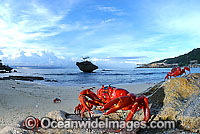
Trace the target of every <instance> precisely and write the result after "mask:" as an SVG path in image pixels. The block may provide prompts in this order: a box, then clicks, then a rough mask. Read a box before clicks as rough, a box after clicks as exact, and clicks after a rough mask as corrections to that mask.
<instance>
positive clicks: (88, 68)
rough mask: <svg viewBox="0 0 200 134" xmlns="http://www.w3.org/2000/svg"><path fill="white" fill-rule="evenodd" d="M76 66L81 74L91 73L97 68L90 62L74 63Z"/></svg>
mask: <svg viewBox="0 0 200 134" xmlns="http://www.w3.org/2000/svg"><path fill="white" fill-rule="evenodd" d="M76 65H77V66H78V67H79V69H80V70H81V71H83V72H92V71H94V70H96V69H98V66H96V65H94V64H92V62H90V61H83V62H76Z"/></svg>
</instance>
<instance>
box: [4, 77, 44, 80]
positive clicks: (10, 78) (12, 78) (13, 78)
mask: <svg viewBox="0 0 200 134" xmlns="http://www.w3.org/2000/svg"><path fill="white" fill-rule="evenodd" d="M0 80H24V81H34V80H44V78H43V77H36V76H9V77H3V78H0Z"/></svg>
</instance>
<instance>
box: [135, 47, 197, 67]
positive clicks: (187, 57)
mask: <svg viewBox="0 0 200 134" xmlns="http://www.w3.org/2000/svg"><path fill="white" fill-rule="evenodd" d="M177 66H180V67H182V66H189V67H200V48H196V49H193V50H192V51H190V52H189V53H186V54H183V55H180V56H178V57H175V58H167V59H163V60H159V61H154V62H151V63H149V64H138V67H137V68H171V67H177Z"/></svg>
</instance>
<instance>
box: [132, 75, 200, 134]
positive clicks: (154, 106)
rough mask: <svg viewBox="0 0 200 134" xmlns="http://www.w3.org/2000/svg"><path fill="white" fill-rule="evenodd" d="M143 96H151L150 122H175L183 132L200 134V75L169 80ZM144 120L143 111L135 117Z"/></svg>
mask: <svg viewBox="0 0 200 134" xmlns="http://www.w3.org/2000/svg"><path fill="white" fill-rule="evenodd" d="M149 92H151V93H149ZM143 94H146V95H147V94H149V95H148V98H149V105H150V114H151V119H150V120H174V121H175V122H177V123H178V124H179V125H178V126H177V127H179V128H181V129H183V130H188V131H191V132H200V73H194V74H188V75H186V76H184V77H179V78H173V79H169V80H167V81H165V82H164V83H162V84H160V85H157V88H155V89H154V91H153V92H152V89H150V90H149V91H147V92H145V93H143ZM143 118H144V116H143V111H142V110H141V111H139V112H137V113H136V114H135V117H134V119H137V120H142V119H143Z"/></svg>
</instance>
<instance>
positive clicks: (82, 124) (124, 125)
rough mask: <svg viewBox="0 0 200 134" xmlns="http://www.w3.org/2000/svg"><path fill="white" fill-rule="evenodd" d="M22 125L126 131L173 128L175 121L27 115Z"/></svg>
mask: <svg viewBox="0 0 200 134" xmlns="http://www.w3.org/2000/svg"><path fill="white" fill-rule="evenodd" d="M23 127H24V128H26V129H28V130H33V131H37V130H38V129H39V128H44V129H49V128H51V129H74V128H76V129H77V128H81V129H84V128H85V129H114V130H117V129H118V130H119V129H126V131H133V130H134V129H137V128H144V129H145V128H153V129H154V128H158V129H159V128H160V129H163V128H165V129H168V128H175V121H151V122H149V123H146V122H145V121H128V122H125V121H124V120H121V121H113V120H108V118H106V119H105V120H98V119H97V118H96V119H95V120H86V121H84V120H60V121H56V120H52V119H50V118H48V117H43V118H41V120H39V119H37V118H35V117H33V116H29V117H27V118H26V119H25V120H24V122H23Z"/></svg>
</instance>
